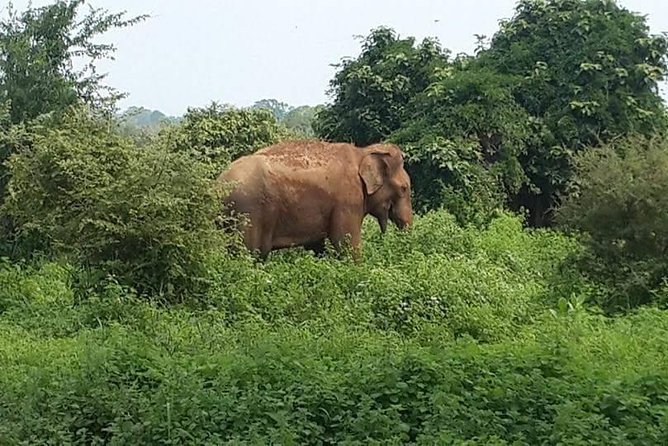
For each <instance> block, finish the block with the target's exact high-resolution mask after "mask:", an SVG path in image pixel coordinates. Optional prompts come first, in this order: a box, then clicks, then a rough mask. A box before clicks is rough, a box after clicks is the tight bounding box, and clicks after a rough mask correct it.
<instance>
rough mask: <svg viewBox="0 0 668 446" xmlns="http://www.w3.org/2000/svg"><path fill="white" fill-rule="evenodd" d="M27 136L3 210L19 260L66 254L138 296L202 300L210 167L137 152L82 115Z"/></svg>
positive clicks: (210, 243) (216, 239) (208, 246)
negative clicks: (14, 231)
mask: <svg viewBox="0 0 668 446" xmlns="http://www.w3.org/2000/svg"><path fill="white" fill-rule="evenodd" d="M31 132H32V134H31V138H30V142H29V144H28V145H27V146H26V147H23V149H22V150H21V151H20V152H19V153H18V154H17V155H15V156H14V157H13V158H12V159H11V160H10V162H9V168H10V171H11V176H12V178H11V181H10V183H9V186H8V188H9V194H8V197H7V202H6V203H5V211H6V212H7V215H8V216H9V217H11V219H12V220H13V222H14V224H15V225H16V226H17V228H18V231H19V235H20V243H19V247H23V248H24V249H23V254H25V255H29V254H31V252H30V250H31V249H33V248H35V247H36V246H38V247H40V248H41V250H42V251H46V252H48V253H50V254H62V253H64V254H66V255H68V256H72V257H73V258H74V259H75V260H76V262H77V263H78V264H80V265H83V266H85V267H90V268H92V269H93V270H100V271H102V272H103V273H104V274H112V275H116V276H118V277H119V279H120V280H121V282H122V283H124V284H126V285H130V286H133V287H136V288H137V289H138V290H139V291H140V292H147V293H148V292H150V293H157V294H159V295H165V296H169V297H174V296H177V295H180V294H182V293H184V292H186V291H187V292H189V293H194V294H197V293H199V292H201V291H203V289H204V288H203V286H204V285H206V280H205V279H206V275H207V271H206V270H207V263H206V259H207V256H208V253H209V252H211V251H212V250H215V249H220V247H221V246H222V240H221V233H220V231H216V230H215V227H214V219H215V216H216V215H217V213H218V211H219V207H220V204H219V201H218V196H217V194H216V191H215V188H213V187H212V184H211V181H210V180H209V179H208V177H209V176H210V172H209V170H208V169H207V168H206V166H204V165H202V164H201V163H198V162H194V161H193V160H192V159H191V158H189V157H188V156H186V155H183V154H179V153H174V152H169V151H167V150H164V149H162V148H160V147H147V148H143V149H141V150H139V149H137V148H135V147H134V146H133V145H132V144H130V143H129V141H128V140H126V139H123V138H121V137H120V136H118V135H116V134H114V133H111V132H109V131H108V130H107V128H106V126H105V125H104V124H103V123H101V122H99V121H96V120H95V119H93V118H91V117H90V116H89V115H87V114H86V113H85V112H73V113H71V114H70V115H69V116H68V117H66V118H65V119H64V121H63V122H62V123H60V124H59V125H58V126H57V127H56V126H53V125H37V126H35V127H34V128H32V130H31Z"/></svg>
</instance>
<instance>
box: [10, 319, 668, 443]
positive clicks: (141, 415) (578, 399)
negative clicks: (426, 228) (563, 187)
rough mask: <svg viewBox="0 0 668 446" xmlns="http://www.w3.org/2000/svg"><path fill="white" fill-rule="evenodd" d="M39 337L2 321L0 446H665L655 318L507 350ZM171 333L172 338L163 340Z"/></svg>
mask: <svg viewBox="0 0 668 446" xmlns="http://www.w3.org/2000/svg"><path fill="white" fill-rule="evenodd" d="M163 319H164V321H163V323H164V326H163V327H162V330H160V331H158V332H156V335H155V336H154V335H152V334H149V333H142V332H139V331H136V330H133V329H132V328H130V327H124V326H111V327H105V328H102V329H98V330H95V331H92V330H85V331H82V332H81V333H80V334H79V335H78V336H76V337H74V338H71V339H66V340H61V339H39V338H36V337H34V336H31V335H26V333H25V332H23V331H20V330H16V329H14V328H12V327H8V326H6V325H0V333H1V334H2V336H1V337H0V370H2V373H0V385H1V386H2V389H3V392H2V393H0V413H2V417H0V442H2V443H3V444H18V443H21V442H25V443H30V444H52V443H68V444H99V443H112V444H127V443H172V444H184V443H194V444H239V443H256V444H258V443H262V444H266V443H274V442H278V443H283V444H286V443H287V444H313V443H323V444H339V443H346V444H362V443H364V444H369V443H371V444H381V443H382V444H387V443H390V444H435V443H437V444H441V443H458V444H459V443H466V444H546V443H556V442H561V443H564V444H638V445H640V444H663V443H664V442H665V440H666V438H668V437H667V436H668V424H667V422H666V418H665V414H664V412H665V410H666V404H667V403H666V397H665V395H666V392H667V391H668V375H666V370H665V368H661V367H659V368H657V364H662V363H665V361H666V360H668V358H667V357H666V352H665V349H663V348H662V346H661V343H660V342H656V340H657V339H663V338H665V336H666V335H668V319H667V318H666V316H665V314H663V313H659V312H655V311H643V312H641V313H639V314H638V315H636V316H634V317H632V318H630V319H628V320H618V321H615V322H610V321H605V320H600V319H598V318H592V317H587V316H584V317H574V316H572V315H571V316H569V315H563V316H559V317H557V318H551V320H547V319H546V320H544V321H541V324H540V325H537V326H536V327H534V328H533V329H532V330H531V332H530V336H527V337H526V339H521V338H519V337H518V338H517V339H516V341H515V342H514V343H505V344H499V345H476V344H474V343H471V342H457V343H449V344H443V342H442V341H441V340H440V339H438V340H429V339H426V338H423V339H421V340H420V339H412V340H411V339H403V338H400V337H397V336H395V335H392V334H390V333H384V334H381V333H376V334H371V333H365V332H362V331H358V330H334V331H324V332H323V331H310V330H308V329H303V328H294V327H286V328H284V329H281V330H277V331H274V330H272V331H267V330H263V329H261V328H259V327H257V326H254V325H251V326H247V327H245V328H237V329H235V330H228V329H225V328H224V327H221V326H220V325H219V324H216V322H215V321H214V320H213V319H211V320H207V319H206V318H204V317H199V318H195V319H194V320H193V319H187V318H173V317H169V316H167V315H165V316H164V317H163ZM167 328H169V330H167Z"/></svg>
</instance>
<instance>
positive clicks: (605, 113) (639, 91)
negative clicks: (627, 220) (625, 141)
mask: <svg viewBox="0 0 668 446" xmlns="http://www.w3.org/2000/svg"><path fill="white" fill-rule="evenodd" d="M667 48H668V39H667V38H666V37H665V36H662V35H650V33H649V29H648V26H647V23H646V19H645V18H644V17H642V16H640V15H637V14H634V13H631V12H630V11H628V10H626V9H624V8H622V7H621V6H619V5H618V4H617V3H616V2H614V1H609V0H520V1H519V3H518V5H517V8H516V11H515V15H514V16H513V17H512V18H511V19H510V20H508V21H506V22H504V23H502V25H501V29H500V31H499V32H497V33H496V34H495V35H494V37H493V38H492V41H491V45H490V47H489V49H487V50H486V51H483V52H482V53H481V55H480V62H481V64H483V65H485V66H487V67H490V68H491V69H493V70H495V71H497V72H499V73H501V74H507V75H513V76H515V77H516V79H518V82H517V84H516V85H515V88H514V96H515V98H516V100H517V102H518V103H519V104H520V105H521V106H522V107H524V108H525V110H526V111H527V112H528V113H529V115H531V116H532V117H534V118H535V119H536V120H538V121H539V122H540V123H541V125H542V131H541V133H540V138H539V139H538V140H537V142H536V144H533V145H530V146H529V147H527V150H526V151H525V154H524V155H523V157H522V160H521V161H522V165H523V166H524V169H525V172H526V173H527V175H528V177H529V178H530V180H531V181H530V183H529V184H528V185H527V186H526V187H525V188H524V189H523V191H522V193H521V194H520V195H519V196H518V197H517V199H516V202H515V205H516V206H517V207H519V206H523V207H526V208H528V209H529V210H530V211H531V214H532V222H533V223H534V224H535V225H542V224H545V223H546V222H548V221H549V219H550V209H551V208H552V207H553V206H554V205H555V203H556V200H557V198H558V195H559V194H560V193H562V192H563V191H564V190H565V187H566V185H567V184H568V182H569V181H570V179H571V176H572V167H571V162H570V159H571V155H572V154H574V153H577V152H578V151H581V150H583V149H584V148H586V147H590V146H593V145H599V144H600V143H602V142H606V141H610V140H612V139H614V138H616V137H618V136H620V135H625V134H631V133H640V134H644V135H648V134H651V133H652V132H654V131H656V130H657V129H661V128H664V127H665V124H666V120H665V112H664V105H663V103H662V100H661V98H660V96H659V92H658V82H659V81H660V80H662V79H663V78H664V76H665V73H666V68H667V67H666V53H667Z"/></svg>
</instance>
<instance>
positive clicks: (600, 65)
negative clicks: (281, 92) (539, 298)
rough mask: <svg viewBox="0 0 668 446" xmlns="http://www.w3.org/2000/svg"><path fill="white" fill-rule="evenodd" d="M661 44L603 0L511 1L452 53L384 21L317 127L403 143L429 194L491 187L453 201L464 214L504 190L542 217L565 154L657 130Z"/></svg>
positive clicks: (637, 20) (454, 194)
mask: <svg viewBox="0 0 668 446" xmlns="http://www.w3.org/2000/svg"><path fill="white" fill-rule="evenodd" d="M667 49H668V38H667V37H666V36H663V35H651V34H649V30H648V27H647V24H646V19H645V18H644V17H642V16H639V15H636V14H633V13H631V12H629V11H628V10H626V9H624V8H622V7H621V6H620V5H618V4H617V3H616V2H614V1H603V0H550V1H534V0H520V1H519V2H518V3H517V6H516V11H515V15H514V16H513V17H512V18H511V19H510V20H508V21H505V22H504V23H503V24H502V26H501V29H500V30H499V31H498V32H497V33H496V34H495V35H494V36H493V37H492V39H491V42H490V43H489V44H488V45H485V44H484V42H483V41H481V42H480V44H479V48H478V51H477V54H476V55H474V56H460V57H457V58H455V59H454V60H449V58H448V52H447V51H444V50H442V49H441V48H440V47H439V46H438V45H437V44H436V43H434V42H432V41H430V40H426V41H425V42H423V43H422V44H420V45H418V46H415V45H414V42H413V39H410V38H406V39H401V38H399V37H398V36H397V35H396V34H395V33H393V32H392V31H391V30H388V29H384V28H380V29H377V30H375V31H373V32H372V33H371V34H370V35H369V36H368V37H367V38H366V40H365V41H364V44H363V48H362V53H361V54H360V55H359V56H358V57H357V58H356V59H353V60H350V61H345V62H343V63H342V64H341V65H340V69H339V71H338V73H337V74H336V76H335V77H334V79H333V80H332V84H331V86H332V99H333V101H332V103H331V104H330V105H329V106H328V107H326V108H325V109H324V110H323V111H322V113H320V114H319V116H318V119H317V121H316V123H315V124H314V126H315V129H316V131H317V134H318V136H320V137H324V138H332V139H338V140H341V139H343V140H352V141H354V142H356V143H358V144H361V145H365V144H369V143H372V142H377V141H379V140H382V139H387V138H389V139H394V140H396V141H398V142H401V143H403V144H404V145H406V146H408V147H409V148H411V147H412V148H413V149H412V152H413V153H412V158H411V163H412V164H413V165H414V166H415V167H414V168H413V172H415V173H417V172H422V166H423V165H427V167H428V168H427V170H428V172H429V174H428V180H427V183H428V184H429V185H428V186H424V185H420V187H419V188H418V190H417V191H416V196H417V199H418V201H419V202H420V203H423V205H424V206H425V207H428V208H435V207H439V206H440V205H441V204H442V203H445V206H450V205H449V204H448V203H450V202H451V201H452V200H453V199H454V202H455V203H458V202H460V201H462V200H468V199H469V198H470V197H471V196H481V197H487V198H485V199H484V201H483V203H480V205H479V206H475V204H474V205H473V206H472V209H469V210H465V211H464V213H463V214H461V213H459V212H457V207H460V205H456V206H455V207H454V208H450V209H452V210H453V211H454V212H457V213H458V214H459V215H461V217H462V218H465V219H467V220H469V221H476V220H480V219H481V217H480V216H479V214H480V212H481V210H480V209H483V211H482V214H483V215H482V219H483V220H484V219H485V218H488V217H489V213H486V212H485V211H484V209H489V207H490V205H491V204H492V203H493V202H494V201H497V200H493V199H492V197H494V196H495V195H498V194H501V196H502V201H501V204H502V205H503V204H507V205H508V206H510V208H512V209H514V210H520V209H521V208H524V209H526V210H527V211H528V212H529V214H530V223H531V224H532V225H534V226H544V225H546V224H549V223H551V213H552V211H553V208H554V207H555V206H557V205H558V201H557V198H558V197H559V196H560V195H561V194H563V192H564V191H565V190H566V187H567V185H568V184H569V182H570V180H571V178H572V175H573V171H572V167H571V164H570V157H571V155H572V154H573V153H578V152H580V151H582V150H584V149H586V148H587V147H591V146H595V145H600V144H601V143H605V142H608V141H611V140H613V139H615V138H617V137H620V136H624V135H629V134H635V133H639V134H642V135H646V136H647V135H650V134H652V133H653V132H656V131H661V130H663V129H665V127H666V119H665V110H664V105H663V102H662V100H661V98H660V96H659V94H658V82H659V81H660V80H662V79H664V76H665V73H666V54H667ZM490 176H492V177H496V178H497V181H493V180H492V179H491V178H489V177H490ZM462 197H463V198H462ZM485 214H487V215H485Z"/></svg>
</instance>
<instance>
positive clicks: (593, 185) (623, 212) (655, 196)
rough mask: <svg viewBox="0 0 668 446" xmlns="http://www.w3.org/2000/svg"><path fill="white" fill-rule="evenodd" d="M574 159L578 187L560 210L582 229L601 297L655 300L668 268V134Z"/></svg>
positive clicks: (624, 303)
mask: <svg viewBox="0 0 668 446" xmlns="http://www.w3.org/2000/svg"><path fill="white" fill-rule="evenodd" d="M575 165H576V171H577V176H576V180H575V185H574V188H573V192H572V193H571V194H570V195H569V196H568V197H566V199H565V200H564V201H563V204H562V206H561V208H560V209H559V212H558V218H559V221H560V223H561V224H562V226H563V227H565V228H568V229H571V230H578V231H581V232H583V233H584V234H585V238H586V243H587V246H588V247H589V251H588V252H587V253H586V254H585V256H583V257H581V259H580V264H581V265H582V268H583V271H584V272H585V273H586V274H587V275H588V276H589V277H591V278H592V279H593V280H594V281H598V282H600V283H603V284H605V285H606V287H607V290H606V291H605V292H603V293H601V294H600V295H599V296H598V297H597V301H598V303H599V304H600V305H601V306H602V307H603V308H604V309H606V310H609V311H617V310H623V309H628V308H633V307H636V306H638V305H642V304H647V303H651V302H658V296H659V295H660V290H661V289H662V288H663V287H665V278H666V276H667V274H668V262H667V261H666V253H667V252H668V144H667V143H666V141H665V139H663V137H662V136H656V137H653V138H636V137H632V138H627V139H624V140H620V141H618V142H617V143H615V144H612V145H608V146H605V147H602V148H600V149H591V150H587V151H584V152H583V153H582V154H580V155H579V156H578V157H576V159H575ZM657 293H659V294H657ZM663 303H664V304H665V303H666V302H665V300H664V301H663Z"/></svg>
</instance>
